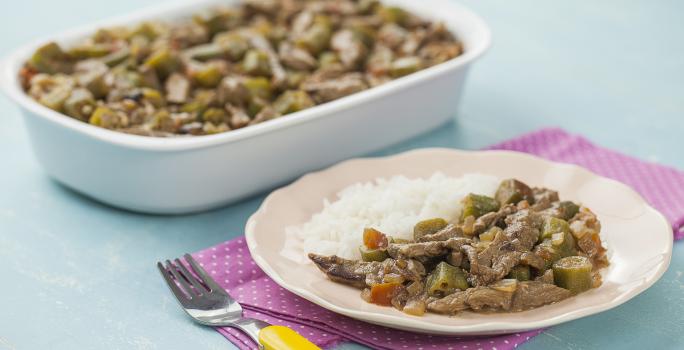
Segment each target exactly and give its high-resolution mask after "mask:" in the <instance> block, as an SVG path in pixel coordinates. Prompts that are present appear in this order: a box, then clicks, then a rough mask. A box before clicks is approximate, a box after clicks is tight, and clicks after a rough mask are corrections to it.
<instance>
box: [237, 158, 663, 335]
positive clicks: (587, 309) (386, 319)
mask: <svg viewBox="0 0 684 350" xmlns="http://www.w3.org/2000/svg"><path fill="white" fill-rule="evenodd" d="M445 150H448V151H450V152H460V153H470V154H481V153H487V154H501V155H513V156H518V157H527V158H531V159H534V160H536V161H539V162H542V163H544V164H545V165H546V166H555V167H570V168H573V169H575V170H576V171H579V172H583V173H584V174H587V175H590V176H591V177H596V178H601V179H602V180H606V181H609V182H612V183H614V184H617V185H618V186H620V187H622V188H623V189H624V190H625V191H628V192H629V193H631V194H632V195H634V196H635V197H636V198H638V199H639V200H640V201H641V202H642V204H643V206H644V208H645V209H646V211H645V212H644V213H643V214H641V215H639V217H642V216H644V215H647V214H648V213H649V212H650V213H651V214H655V215H656V216H657V217H659V218H660V223H661V224H662V227H663V228H662V230H664V231H665V232H671V231H672V227H671V226H670V224H669V223H668V221H667V219H666V218H665V216H663V215H662V214H661V213H660V212H659V211H658V210H656V209H655V208H653V207H652V206H651V205H649V204H648V202H646V201H645V200H644V199H643V197H642V196H641V195H640V194H639V193H638V192H636V191H635V190H633V189H632V188H631V187H629V186H627V185H625V184H623V183H621V182H619V181H616V180H613V179H610V178H606V177H603V176H600V175H598V174H596V173H594V172H592V171H590V170H588V169H586V168H583V167H580V166H577V165H574V164H568V163H560V162H553V161H549V160H546V159H543V158H540V157H537V156H534V155H530V154H527V153H521V152H515V151H503V150H488V151H461V150H455V149H446V148H422V149H417V150H412V151H407V152H403V153H399V154H396V155H392V156H388V157H373V158H355V159H350V160H347V161H343V162H340V163H338V164H336V165H334V166H331V167H329V168H327V169H323V170H321V171H317V172H311V173H308V174H306V175H304V176H302V177H301V178H299V179H298V180H297V181H295V182H293V183H292V184H290V185H288V186H286V187H283V188H281V189H278V190H276V191H273V192H272V193H271V194H269V196H268V197H266V199H265V200H264V202H263V203H262V204H261V206H260V207H259V209H258V210H257V211H256V212H255V213H254V214H252V215H251V216H250V218H249V219H248V221H247V224H246V227H245V238H246V242H247V245H248V247H249V250H250V254H251V255H252V258H253V259H254V261H255V262H256V264H257V266H259V267H260V268H261V269H262V270H263V271H264V272H265V273H266V274H267V275H268V276H269V277H270V278H272V279H273V280H274V281H275V282H276V283H277V284H278V285H280V286H281V287H283V288H285V289H287V290H289V291H291V292H293V293H295V294H297V295H298V296H300V297H302V298H304V299H307V300H309V301H311V302H313V303H315V304H317V305H319V306H321V307H324V308H326V309H328V310H331V311H333V312H336V313H339V314H342V315H346V316H349V317H352V318H356V319H360V320H364V321H367V322H371V323H375V324H381V325H385V326H388V327H393V326H394V325H395V324H396V317H395V316H388V315H386V314H378V313H372V312H367V311H357V310H350V309H346V308H343V307H339V306H337V305H335V304H333V303H331V302H328V301H327V300H325V299H323V298H321V297H319V296H318V295H316V294H314V293H312V292H310V291H309V290H307V289H304V288H298V287H294V286H292V285H291V284H289V283H288V282H287V281H285V280H283V279H282V278H281V276H280V275H279V274H278V273H277V272H276V271H275V270H273V269H272V268H271V266H270V265H269V263H268V262H267V261H266V260H265V259H264V258H263V257H261V256H260V255H258V254H253V249H254V248H253V247H256V246H257V242H256V240H255V237H254V235H253V231H254V230H253V226H255V224H256V222H255V220H254V219H255V218H256V217H257V216H259V215H261V214H262V211H264V210H266V208H268V207H269V204H270V202H271V200H272V199H273V198H274V197H275V196H277V195H278V194H279V193H280V192H282V191H284V190H285V188H287V187H290V186H294V185H296V184H297V183H298V182H303V181H306V180H307V178H309V177H312V176H322V175H325V174H330V173H334V171H335V170H336V169H337V168H341V167H346V166H348V165H349V164H350V163H354V162H364V161H373V160H380V159H392V158H401V157H403V156H406V155H410V154H413V153H416V152H429V151H445ZM666 241H667V247H666V250H667V252H666V256H665V259H664V261H663V262H662V263H661V264H660V267H659V269H658V270H657V271H656V272H655V273H654V274H651V275H650V278H649V279H647V280H646V281H644V282H643V283H641V284H639V285H638V286H637V287H635V288H632V289H630V290H629V291H627V292H625V293H622V294H620V295H619V296H618V297H617V298H615V299H613V300H612V301H611V302H605V303H601V304H597V305H590V306H584V307H582V308H580V309H579V310H574V311H571V312H566V313H563V314H559V315H555V316H553V317H549V318H546V319H543V320H539V321H529V322H519V323H511V322H501V321H486V322H473V324H471V325H465V326H463V325H459V326H449V325H441V324H431V327H433V328H432V332H434V334H452V335H464V334H465V335H467V334H500V333H513V332H516V331H525V330H530V329H536V328H543V327H549V326H553V325H556V324H560V323H563V322H568V321H572V320H575V319H578V318H581V317H585V316H590V315H593V314H596V313H599V312H603V311H606V310H610V309H612V308H615V307H617V306H620V305H622V304H623V303H625V302H627V301H629V300H630V299H632V298H634V297H635V296H637V295H639V294H641V293H642V292H644V291H645V290H646V289H648V288H650V287H651V286H652V285H653V284H654V283H655V282H656V281H658V280H659V279H660V278H661V277H662V275H663V274H664V273H665V271H667V269H668V267H669V265H670V261H671V258H672V245H673V239H672V238H670V239H668V240H666ZM609 250H610V247H609ZM330 283H334V282H330ZM445 317H447V316H445ZM401 322H402V325H401V327H397V328H400V329H409V328H411V329H412V330H413V331H417V332H427V331H426V330H425V328H424V324H423V322H422V321H420V318H413V317H405V318H402V319H401Z"/></svg>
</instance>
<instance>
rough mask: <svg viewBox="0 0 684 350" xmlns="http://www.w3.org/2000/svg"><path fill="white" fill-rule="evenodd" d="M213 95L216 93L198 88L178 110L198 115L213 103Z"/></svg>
mask: <svg viewBox="0 0 684 350" xmlns="http://www.w3.org/2000/svg"><path fill="white" fill-rule="evenodd" d="M215 97H216V94H215V93H214V92H213V91H211V90H200V91H198V92H196V93H195V97H194V98H193V100H192V101H190V102H187V103H185V104H183V105H182V106H181V108H180V110H181V112H186V113H197V114H198V115H200V114H202V113H203V112H204V111H205V110H207V108H209V107H210V106H211V105H212V104H213V102H214V99H215Z"/></svg>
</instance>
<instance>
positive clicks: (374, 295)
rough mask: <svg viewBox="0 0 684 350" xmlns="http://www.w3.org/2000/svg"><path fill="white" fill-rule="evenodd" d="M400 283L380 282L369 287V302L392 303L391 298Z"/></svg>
mask: <svg viewBox="0 0 684 350" xmlns="http://www.w3.org/2000/svg"><path fill="white" fill-rule="evenodd" d="M399 287H401V283H381V284H376V285H374V286H373V287H371V293H370V294H371V295H370V302H371V303H373V304H378V305H384V306H389V305H392V298H393V297H394V295H395V294H396V292H397V290H398V289H399Z"/></svg>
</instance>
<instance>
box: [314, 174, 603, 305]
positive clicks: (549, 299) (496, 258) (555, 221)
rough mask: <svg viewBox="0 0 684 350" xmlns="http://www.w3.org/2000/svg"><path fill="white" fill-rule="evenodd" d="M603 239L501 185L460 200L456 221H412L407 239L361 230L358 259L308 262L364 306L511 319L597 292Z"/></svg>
mask: <svg viewBox="0 0 684 350" xmlns="http://www.w3.org/2000/svg"><path fill="white" fill-rule="evenodd" d="M600 231H601V224H600V223H599V221H598V219H597V218H596V215H595V214H594V213H592V212H591V210H590V209H589V208H586V207H582V206H580V205H578V204H576V203H573V202H571V201H561V200H560V199H559V196H558V192H556V191H553V190H550V189H546V188H530V187H529V186H527V185H526V184H524V183H523V182H521V181H518V180H515V179H508V180H505V181H503V182H501V184H500V185H499V188H498V190H497V191H496V195H495V197H487V196H483V195H478V194H469V195H467V196H466V197H464V198H463V201H462V215H461V216H460V218H459V219H458V220H456V222H451V223H450V222H447V221H445V220H444V219H442V218H434V219H429V220H424V221H420V222H418V223H416V225H415V227H414V237H413V240H410V241H401V240H397V239H392V238H391V237H388V236H387V235H385V234H383V233H382V232H380V231H378V230H375V229H373V228H367V229H365V230H364V232H363V245H362V246H361V247H359V250H360V252H361V259H360V260H349V259H343V258H341V257H338V256H335V255H333V256H322V255H318V254H313V253H311V254H309V258H310V259H311V260H312V261H313V262H314V264H315V265H316V266H317V267H318V268H319V269H320V270H321V271H322V272H323V273H325V274H326V275H327V276H328V277H329V278H330V279H331V280H332V281H335V282H338V283H343V284H347V285H350V286H353V287H357V288H359V289H361V290H362V292H361V298H363V299H364V300H366V301H367V302H369V303H374V304H379V305H386V306H394V307H395V308H397V309H399V310H402V311H404V312H405V313H407V314H410V315H423V314H424V313H425V312H426V311H431V312H436V313H441V314H451V315H453V314H457V313H459V312H461V311H465V310H471V311H476V312H512V311H522V310H527V309H531V308H535V307H539V306H542V305H547V304H551V303H555V302H558V301H561V300H563V299H566V298H569V297H571V296H573V295H576V294H578V293H582V292H584V291H587V290H589V289H591V288H596V287H598V286H599V285H600V284H601V275H600V273H599V270H600V269H601V268H603V267H605V266H607V265H608V260H607V258H606V250H605V249H604V248H603V246H602V244H601V238H600V236H599V233H600Z"/></svg>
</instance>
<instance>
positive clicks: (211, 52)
mask: <svg viewBox="0 0 684 350" xmlns="http://www.w3.org/2000/svg"><path fill="white" fill-rule="evenodd" d="M183 55H185V56H186V57H188V58H191V59H193V60H197V61H201V62H204V61H208V60H213V59H218V58H224V57H225V55H226V53H225V50H224V49H223V48H222V47H221V46H219V45H218V44H215V43H209V44H204V45H197V46H193V47H190V48H188V49H185V50H184V51H183Z"/></svg>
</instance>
